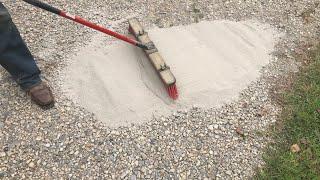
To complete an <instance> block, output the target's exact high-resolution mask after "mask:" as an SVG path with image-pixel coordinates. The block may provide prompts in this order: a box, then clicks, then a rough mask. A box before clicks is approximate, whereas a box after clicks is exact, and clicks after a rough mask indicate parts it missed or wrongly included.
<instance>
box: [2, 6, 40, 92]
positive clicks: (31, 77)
mask: <svg viewBox="0 0 320 180" xmlns="http://www.w3.org/2000/svg"><path fill="white" fill-rule="evenodd" d="M0 64H1V66H2V67H4V68H5V69H6V70H7V71H8V72H9V73H10V74H11V75H12V77H13V78H14V79H15V80H16V81H17V83H18V84H19V85H20V86H21V88H22V89H24V90H28V89H30V88H31V87H33V86H35V85H37V84H40V83H41V79H40V77H39V74H40V70H39V68H38V67H37V65H36V63H35V61H34V59H33V57H32V55H31V53H30V51H29V49H28V48H27V46H26V45H25V43H24V41H23V40H22V38H21V36H20V33H19V32H18V30H17V28H16V26H15V25H14V24H13V22H12V20H11V17H10V15H9V12H8V11H7V9H6V8H5V7H4V6H3V5H2V4H1V3H0Z"/></svg>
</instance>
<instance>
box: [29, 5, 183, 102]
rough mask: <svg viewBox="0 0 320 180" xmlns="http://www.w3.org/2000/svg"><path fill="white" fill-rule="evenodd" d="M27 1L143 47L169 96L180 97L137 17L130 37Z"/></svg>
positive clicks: (134, 19)
mask: <svg viewBox="0 0 320 180" xmlns="http://www.w3.org/2000/svg"><path fill="white" fill-rule="evenodd" d="M23 1H24V2H26V3H29V4H31V5H33V6H35V7H38V8H41V9H43V10H46V11H49V12H51V13H54V14H57V15H59V16H62V17H64V18H67V19H70V20H72V21H74V22H77V23H80V24H82V25H84V26H87V27H89V28H92V29H95V30H97V31H100V32H102V33H105V34H107V35H110V36H113V37H115V38H117V39H120V40H122V41H125V42H127V43H130V44H132V45H134V46H137V47H139V48H141V49H142V50H143V51H144V52H145V53H146V55H147V57H148V59H149V60H150V62H151V64H152V66H153V67H154V68H155V70H156V71H157V74H158V75H159V77H160V79H161V80H162V82H163V84H164V85H165V87H166V89H167V91H168V94H169V96H170V97H171V98H172V99H174V100H176V99H177V98H178V91H177V87H176V79H175V77H174V75H173V74H172V72H171V70H170V67H169V66H168V65H167V64H166V63H165V61H164V59H163V58H162V56H161V55H160V53H159V51H158V49H157V48H156V47H155V45H154V43H153V42H152V41H151V40H150V38H149V35H148V33H147V32H146V31H144V29H143V27H142V26H141V24H140V23H139V22H138V20H137V19H136V18H132V19H130V20H129V21H128V22H129V31H130V33H131V34H132V35H134V37H135V39H132V38H129V37H127V36H125V35H122V34H119V33H117V32H114V31H111V30H109V29H107V28H105V27H103V26H100V25H97V24H95V23H92V22H89V21H87V20H85V19H83V18H81V17H79V16H74V15H71V14H69V13H67V12H64V11H62V10H60V9H57V8H55V7H53V6H51V5H49V4H46V3H43V2H41V1H38V0H23Z"/></svg>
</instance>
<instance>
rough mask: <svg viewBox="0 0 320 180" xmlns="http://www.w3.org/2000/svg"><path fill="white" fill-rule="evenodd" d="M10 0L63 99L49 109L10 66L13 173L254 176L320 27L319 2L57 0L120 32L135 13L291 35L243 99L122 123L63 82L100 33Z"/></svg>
mask: <svg viewBox="0 0 320 180" xmlns="http://www.w3.org/2000/svg"><path fill="white" fill-rule="evenodd" d="M4 2H5V3H6V5H7V7H8V8H9V9H10V12H11V13H12V17H13V19H14V21H15V22H16V24H17V26H18V28H19V30H20V31H21V33H22V35H23V37H24V38H25V40H26V42H27V44H28V45H29V47H30V49H31V51H32V52H33V54H34V56H35V57H36V59H37V62H38V64H39V66H40V68H41V70H42V72H43V78H44V79H46V80H47V81H48V82H49V84H50V85H52V86H53V89H54V92H55V95H56V98H57V105H56V107H55V108H53V109H51V110H48V111H43V110H41V109H40V108H38V107H37V106H36V105H34V104H32V103H31V102H30V100H29V98H28V97H27V96H26V95H25V93H23V92H22V91H21V90H20V89H19V87H18V86H17V85H16V84H15V83H14V82H13V81H12V79H11V78H10V76H9V75H8V74H7V73H6V72H5V71H4V70H3V69H2V68H1V69H0V106H1V109H0V178H3V179H13V178H15V179H23V178H31V179H40V178H45V179H56V178H58V177H62V178H68V179H79V178H84V179H89V178H94V179H103V178H104V179H111V178H112V179H115V178H118V179H120V178H121V179H146V178H153V179H159V178H166V179H167V178H175V179H178V178H181V179H193V178H197V179H199V178H201V179H206V178H207V179H231V178H232V179H249V178H250V177H252V176H253V175H254V172H255V169H256V168H259V167H261V166H263V159H262V153H263V148H265V147H266V146H267V144H268V142H270V141H272V140H271V139H270V138H269V136H268V131H267V130H268V127H270V125H272V124H273V123H275V122H276V120H277V115H278V114H279V113H280V111H281V108H280V107H279V106H278V105H277V104H276V103H275V102H274V101H273V100H272V98H271V95H270V94H272V93H276V90H274V89H273V87H274V86H275V85H276V83H277V80H278V78H280V77H281V76H282V75H286V74H290V73H291V72H295V71H297V70H298V67H299V65H300V64H299V62H297V61H295V56H294V54H297V53H298V54H299V53H301V52H303V51H304V50H306V49H309V47H308V46H307V45H308V42H310V41H313V40H316V39H319V35H320V31H319V29H320V7H319V1H318V0H292V1H287V0H278V1H256V0H253V1H243V0H237V1H233V0H226V1H218V0H216V1H212V0H201V1H200V0H193V1H191V0H190V1H180V0H177V1H164V0H160V1H159V0H157V1H155V0H150V1H143V0H136V1H129V0H110V1H102V0H94V1H76V2H73V3H70V2H67V1H64V0H56V1H53V0H48V1H47V2H49V3H52V4H54V5H55V6H57V7H62V8H63V9H67V10H69V11H70V13H72V14H79V15H81V16H83V17H86V18H87V19H90V20H92V21H95V22H98V23H100V24H103V25H105V26H109V27H111V28H113V29H114V30H117V31H119V32H126V30H127V24H126V23H125V20H126V19H127V18H129V17H134V16H136V17H138V18H139V19H140V21H141V22H142V23H143V24H144V25H145V26H146V27H147V28H152V27H160V28H166V27H171V26H178V25H187V24H191V23H195V22H199V21H203V20H210V21H213V20H230V21H240V20H250V19H255V20H257V21H259V22H261V23H266V24H270V25H271V26H273V27H275V28H277V29H278V30H279V31H281V32H283V33H285V36H284V37H283V38H281V40H280V42H279V43H278V44H277V46H276V51H275V52H274V53H273V54H274V59H273V60H272V61H271V62H270V64H269V65H268V66H266V67H265V68H263V69H262V70H261V72H262V76H261V78H260V79H259V80H257V81H255V82H252V83H251V84H250V85H249V86H248V87H247V88H246V89H245V90H243V91H242V92H241V93H240V97H239V99H238V100H237V101H234V102H231V103H228V104H225V105H224V106H222V107H220V108H207V109H203V108H199V107H196V106H194V107H193V108H191V109H182V110H179V111H177V112H175V113H173V114H172V115H170V116H166V117H161V118H157V119H153V120H150V121H149V122H147V123H145V124H142V125H137V126H130V127H119V128H115V129H114V128H110V127H108V126H105V125H104V124H103V123H101V122H99V121H98V120H97V119H96V118H95V116H94V115H93V114H92V113H90V112H88V111H87V110H85V109H84V108H82V107H80V106H77V105H75V104H74V103H73V102H72V101H71V100H70V99H68V98H67V97H66V96H65V95H64V94H63V93H61V89H60V88H59V87H60V83H61V82H60V76H61V75H62V74H63V73H62V69H63V67H65V66H66V63H67V62H66V61H65V59H69V58H70V55H71V54H75V53H76V52H78V51H80V50H81V47H83V46H85V45H87V44H88V43H89V42H88V40H89V39H90V37H92V36H93V35H95V34H96V32H94V31H92V30H89V29H87V28H83V27H81V26H80V25H76V24H74V23H71V22H69V21H67V20H64V19H61V18H59V17H57V16H55V15H51V14H48V13H46V12H44V11H39V10H37V9H35V8H32V7H30V6H28V5H26V4H24V3H23V2H20V1H16V2H13V1H9V0H8V1H4ZM110 40H111V39H110ZM110 40H106V42H108V41H110ZM243 137H245V138H243Z"/></svg>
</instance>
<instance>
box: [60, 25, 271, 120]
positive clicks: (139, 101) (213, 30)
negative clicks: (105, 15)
mask: <svg viewBox="0 0 320 180" xmlns="http://www.w3.org/2000/svg"><path fill="white" fill-rule="evenodd" d="M149 34H150V36H151V38H152V40H153V41H154V42H155V44H156V45H157V47H158V49H159V51H160V52H161V54H162V55H163V57H164V59H165V60H166V62H167V64H169V65H170V67H171V69H172V71H173V73H174V74H175V76H176V78H177V86H178V90H179V94H180V97H179V99H178V100H177V101H176V102H173V101H171V100H170V99H169V98H168V96H167V94H166V92H165V89H164V87H163V86H162V84H161V81H160V80H159V78H158V77H157V75H156V74H155V72H154V70H153V69H152V67H151V65H150V62H149V61H148V59H147V58H146V56H145V55H144V53H143V52H142V51H141V50H140V49H138V48H135V47H132V46H130V45H127V44H125V43H123V42H119V41H117V42H113V43H111V44H109V45H106V44H105V42H104V41H103V37H102V35H97V36H96V37H94V38H93V40H92V43H91V44H90V45H88V46H86V47H83V49H82V50H80V52H79V53H78V54H77V55H75V56H74V59H73V61H72V62H73V63H72V65H71V66H69V67H68V68H69V70H68V71H67V72H69V74H67V75H66V76H65V77H67V78H66V80H65V90H66V91H67V92H68V94H69V95H70V97H71V98H72V99H74V101H75V102H77V103H79V104H80V105H81V106H83V107H85V108H87V109H88V110H89V111H91V112H93V113H94V114H95V115H96V116H97V117H98V119H99V120H101V121H103V122H106V123H107V125H109V126H120V125H130V124H133V123H140V122H143V121H148V120H150V119H151V118H152V117H154V116H157V117H158V116H161V115H169V114H170V113H172V112H173V111H176V110H179V109H184V108H191V107H192V106H193V105H196V106H199V107H204V108H209V107H217V106H220V105H222V104H224V103H227V102H230V101H231V100H234V99H235V98H237V96H238V94H239V92H241V91H242V90H243V89H244V88H245V87H246V86H247V85H248V84H249V83H250V82H252V81H254V80H256V79H257V78H258V77H259V71H260V69H261V68H262V67H263V66H264V65H266V64H267V63H268V62H269V60H270V52H272V50H273V47H274V44H275V42H276V41H275V39H276V34H277V33H275V31H274V30H273V29H271V28H270V27H268V26H266V25H262V24H259V23H257V22H254V21H244V22H231V21H213V22H209V21H204V22H201V23H197V24H192V25H188V26H177V27H171V28H167V29H152V30H150V31H149Z"/></svg>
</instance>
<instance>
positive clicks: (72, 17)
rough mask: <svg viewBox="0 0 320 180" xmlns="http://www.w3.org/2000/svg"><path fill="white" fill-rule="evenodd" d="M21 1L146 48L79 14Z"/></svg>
mask: <svg viewBox="0 0 320 180" xmlns="http://www.w3.org/2000/svg"><path fill="white" fill-rule="evenodd" d="M23 1H24V2H26V3H29V4H31V5H33V6H36V7H38V8H41V9H43V10H46V11H49V12H52V13H54V14H57V15H59V16H62V17H64V18H67V19H70V20H72V21H74V22H77V23H80V24H82V25H85V26H87V27H90V28H92V29H95V30H97V31H100V32H103V33H105V34H108V35H110V36H113V37H115V38H117V39H120V40H122V41H125V42H128V43H130V44H133V45H135V46H138V47H140V48H143V49H145V48H147V46H145V45H144V44H142V43H141V42H139V41H136V40H134V39H131V38H129V37H127V36H124V35H122V34H119V33H117V32H114V31H111V30H109V29H107V28H105V27H102V26H100V25H97V24H94V23H92V22H90V21H87V20H85V19H83V18H81V17H79V16H74V15H71V14H69V13H67V12H64V11H62V10H60V9H58V8H55V7H52V6H51V5H49V4H46V3H43V2H41V1H39V0H23Z"/></svg>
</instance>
